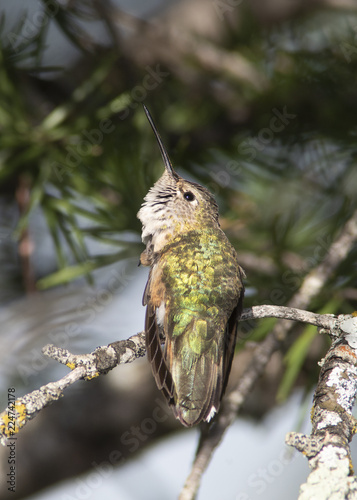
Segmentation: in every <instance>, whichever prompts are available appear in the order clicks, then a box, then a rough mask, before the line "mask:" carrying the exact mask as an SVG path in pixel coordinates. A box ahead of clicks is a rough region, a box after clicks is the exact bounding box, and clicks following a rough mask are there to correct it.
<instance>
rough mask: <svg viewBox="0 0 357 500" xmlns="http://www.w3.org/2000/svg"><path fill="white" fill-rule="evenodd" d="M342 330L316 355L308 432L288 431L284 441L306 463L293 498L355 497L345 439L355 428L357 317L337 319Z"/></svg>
mask: <svg viewBox="0 0 357 500" xmlns="http://www.w3.org/2000/svg"><path fill="white" fill-rule="evenodd" d="M340 326H341V329H342V331H344V334H343V335H342V336H341V337H340V338H338V339H336V340H335V341H334V342H333V343H332V345H331V347H330V349H329V351H328V353H327V355H326V357H325V358H324V359H323V360H322V361H321V363H320V365H321V367H322V368H321V372H320V376H319V381H318V384H317V387H316V391H315V395H314V404H313V408H312V417H311V420H312V432H311V435H310V436H306V435H304V434H300V433H296V432H290V433H289V434H288V435H287V436H286V443H287V444H289V445H290V446H294V447H295V448H296V449H297V450H299V451H300V452H302V453H303V454H304V455H305V456H306V457H307V458H308V460H309V466H310V469H312V471H311V473H310V475H309V477H308V479H307V482H306V483H305V484H303V485H302V486H301V488H300V496H299V500H309V499H310V498H319V500H328V499H330V498H334V500H345V499H352V498H354V499H355V498H357V478H356V477H355V476H353V469H352V460H351V452H350V448H349V443H350V442H351V440H352V437H353V435H354V434H355V433H356V430H357V420H356V419H355V418H354V417H353V416H352V408H353V404H354V402H355V399H356V396H357V349H356V348H357V317H351V318H349V319H346V320H345V321H343V322H342V323H341V325H340Z"/></svg>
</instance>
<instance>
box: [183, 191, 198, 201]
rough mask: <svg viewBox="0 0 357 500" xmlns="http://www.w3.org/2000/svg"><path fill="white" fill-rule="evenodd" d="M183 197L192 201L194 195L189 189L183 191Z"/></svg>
mask: <svg viewBox="0 0 357 500" xmlns="http://www.w3.org/2000/svg"><path fill="white" fill-rule="evenodd" d="M183 197H184V198H185V200H187V201H193V200H194V199H195V195H194V194H193V193H191V191H186V192H185V193H183Z"/></svg>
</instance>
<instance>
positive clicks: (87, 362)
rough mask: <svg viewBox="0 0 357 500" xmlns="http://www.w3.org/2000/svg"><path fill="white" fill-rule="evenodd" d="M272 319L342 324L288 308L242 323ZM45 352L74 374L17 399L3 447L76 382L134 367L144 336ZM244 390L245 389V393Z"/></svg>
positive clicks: (1, 428) (251, 312)
mask: <svg viewBox="0 0 357 500" xmlns="http://www.w3.org/2000/svg"><path fill="white" fill-rule="evenodd" d="M270 317H277V318H285V319H287V320H293V321H302V322H304V323H310V324H312V325H316V326H319V327H321V328H324V329H331V330H333V331H334V332H338V331H339V326H338V325H339V323H340V321H341V319H340V318H337V317H335V316H334V315H332V314H324V315H321V314H314V313H311V312H309V311H302V310H299V309H293V308H289V307H280V306H267V305H263V306H254V307H252V308H247V309H244V310H243V314H242V318H241V320H243V321H246V320H251V319H259V318H270ZM336 334H337V333H336ZM42 351H43V353H44V354H45V355H46V356H48V357H49V358H51V359H53V360H55V361H58V362H60V363H62V364H64V365H66V366H68V368H70V369H71V370H72V371H71V373H69V374H68V375H66V376H65V377H63V378H61V379H60V380H58V381H57V382H51V383H49V384H46V385H44V386H42V387H41V388H40V389H38V390H36V391H33V392H31V393H30V394H27V395H26V396H23V397H21V398H19V399H17V400H16V401H14V402H13V404H11V406H10V407H8V408H6V410H5V411H3V412H2V413H1V414H0V442H1V443H2V444H5V443H6V439H7V438H10V437H12V436H13V435H14V434H16V433H17V432H18V431H19V430H20V429H21V428H22V427H23V426H24V425H25V424H26V423H27V422H28V421H30V420H32V419H33V418H34V417H35V416H36V414H37V413H38V412H39V411H40V410H41V409H42V408H45V407H46V406H48V405H49V404H51V403H52V402H54V401H57V399H59V398H60V397H61V396H62V395H63V391H64V389H66V388H67V387H68V386H70V385H71V384H74V383H75V382H77V380H80V379H83V380H91V379H93V378H95V377H98V376H99V375H104V374H105V373H107V372H108V371H109V370H112V369H113V368H115V367H116V366H117V365H119V364H122V363H131V362H132V361H134V360H135V359H137V358H139V357H142V356H144V355H145V334H144V332H140V333H138V334H136V335H133V336H132V337H130V338H129V339H128V340H120V341H118V342H114V343H112V344H109V345H108V346H101V347H98V348H97V349H95V350H94V351H93V352H92V353H89V354H71V353H70V352H69V351H68V350H66V349H62V348H60V347H56V346H54V345H51V344H48V345H46V346H45V347H44V348H43V349H42ZM267 352H270V349H268V351H267V341H264V342H263V343H262V344H261V346H259V347H258V350H257V352H256V356H257V358H258V357H259V362H258V363H257V365H256V366H255V368H254V373H253V375H252V376H250V375H249V374H250V371H249V370H248V371H247V373H246V374H245V375H244V377H243V378H242V379H241V384H242V385H241V387H242V391H243V392H242V393H241V394H246V393H247V391H249V387H250V386H251V383H252V381H253V379H254V378H255V377H256V370H257V368H258V367H260V366H264V363H265V361H264V362H263V360H262V356H264V357H267ZM259 353H260V354H259ZM248 381H249V382H248ZM243 387H246V388H245V389H244V390H243ZM232 398H233V399H234V400H235V401H236V396H234V395H230V396H228V397H227V398H226V402H225V406H226V407H229V406H230V399H232ZM234 414H235V410H232V413H231V415H232V418H234V417H233V415H234ZM222 418H225V417H222Z"/></svg>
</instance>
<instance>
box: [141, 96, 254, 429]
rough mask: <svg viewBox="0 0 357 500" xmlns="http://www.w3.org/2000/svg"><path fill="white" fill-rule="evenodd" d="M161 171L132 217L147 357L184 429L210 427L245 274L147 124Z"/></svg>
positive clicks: (204, 195) (211, 205) (198, 193)
mask: <svg viewBox="0 0 357 500" xmlns="http://www.w3.org/2000/svg"><path fill="white" fill-rule="evenodd" d="M144 110H145V113H146V116H147V118H148V120H149V123H150V125H151V127H152V130H153V132H154V134H155V137H156V140H157V142H158V145H159V149H160V152H161V156H162V159H163V162H164V166H165V171H164V173H163V175H162V176H161V177H160V179H159V180H158V181H157V182H156V183H155V184H154V186H153V187H151V189H150V190H149V192H148V193H147V195H146V196H145V198H144V203H143V204H142V206H141V208H140V210H139V212H138V214H137V216H138V218H139V219H140V221H141V223H142V241H143V243H144V244H145V245H146V248H145V250H144V251H143V252H142V254H141V256H140V263H141V264H142V265H145V266H150V272H149V277H148V281H147V284H146V287H145V291H144V295H143V305H144V306H146V316H145V338H146V351H147V356H148V359H149V361H150V363H151V368H152V372H153V375H154V378H155V381H156V384H157V386H158V388H159V389H160V390H161V391H162V393H163V394H164V396H165V398H166V399H167V401H168V404H169V405H170V406H171V407H172V409H173V413H174V415H175V417H176V418H177V419H178V420H179V421H180V422H181V423H182V424H183V425H184V426H186V427H191V426H193V425H195V424H198V423H199V422H201V421H206V422H209V421H210V420H211V419H212V418H213V417H214V415H215V414H216V412H217V411H218V409H219V406H220V402H221V399H222V396H223V394H224V391H225V389H226V386H227V381H228V377H229V373H230V370H231V365H232V359H233V355H234V348H235V344H236V337H237V322H238V319H239V317H240V314H241V312H242V303H243V296H244V285H243V278H245V273H244V271H243V269H242V268H241V267H240V265H239V264H238V256H237V253H236V251H235V249H234V248H233V246H232V245H231V244H230V242H229V241H228V239H227V237H226V235H225V233H224V232H223V231H222V229H221V228H220V224H219V214H218V205H217V203H216V201H215V199H214V197H213V195H212V194H211V193H210V192H209V191H208V189H206V188H205V187H203V186H201V185H200V184H197V183H195V182H190V181H187V180H185V179H183V178H182V177H181V176H179V175H178V174H177V173H176V172H175V170H174V168H173V166H172V164H171V161H170V158H169V156H168V154H167V152H166V150H165V148H164V145H163V142H162V140H161V137H160V135H159V133H158V131H157V129H156V127H155V124H154V122H153V119H152V117H151V115H150V113H149V111H148V109H147V108H146V106H144Z"/></svg>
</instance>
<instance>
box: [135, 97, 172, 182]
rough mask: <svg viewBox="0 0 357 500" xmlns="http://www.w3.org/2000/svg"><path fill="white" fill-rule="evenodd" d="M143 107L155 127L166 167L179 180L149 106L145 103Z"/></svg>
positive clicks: (153, 127) (152, 126)
mask: <svg viewBox="0 0 357 500" xmlns="http://www.w3.org/2000/svg"><path fill="white" fill-rule="evenodd" d="M143 108H144V111H145V114H146V117H147V119H148V120H149V123H150V125H151V128H152V129H153V131H154V134H155V137H156V140H157V142H158V144H159V148H160V153H161V156H162V159H163V160H164V165H165V169H166V171H167V172H168V173H169V174H170V175H171V177H172V178H173V179H175V181H177V180H178V175H177V173H176V172H175V170H174V169H173V166H172V164H171V161H170V158H169V155H168V154H167V152H166V149H165V147H164V145H163V143H162V140H161V137H160V134H159V132H158V131H157V129H156V127H155V123H154V120H153V119H152V117H151V114H150V112H149V110H148V108H147V107H146V106H145V104H143Z"/></svg>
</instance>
